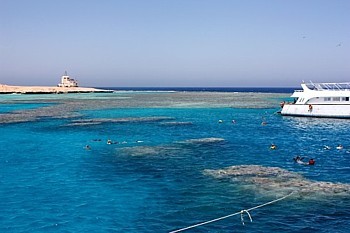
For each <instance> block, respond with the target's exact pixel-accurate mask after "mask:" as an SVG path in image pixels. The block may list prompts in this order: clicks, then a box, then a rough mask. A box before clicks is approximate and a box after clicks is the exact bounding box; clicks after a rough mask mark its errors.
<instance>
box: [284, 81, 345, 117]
mask: <svg viewBox="0 0 350 233" xmlns="http://www.w3.org/2000/svg"><path fill="white" fill-rule="evenodd" d="M301 87H302V88H303V90H295V91H294V93H293V95H292V96H291V97H293V98H294V101H293V102H292V103H289V102H282V103H281V107H282V110H281V114H282V115H284V116H305V117H331V118H350V101H349V99H350V82H348V83H312V82H310V83H302V84H301Z"/></svg>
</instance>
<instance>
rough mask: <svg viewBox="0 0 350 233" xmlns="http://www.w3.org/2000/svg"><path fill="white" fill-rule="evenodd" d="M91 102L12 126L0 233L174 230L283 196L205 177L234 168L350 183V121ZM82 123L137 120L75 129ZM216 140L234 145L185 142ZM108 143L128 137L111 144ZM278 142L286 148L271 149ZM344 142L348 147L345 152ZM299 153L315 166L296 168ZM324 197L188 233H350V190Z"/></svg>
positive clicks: (5, 151) (6, 143) (0, 159)
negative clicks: (68, 113)
mask: <svg viewBox="0 0 350 233" xmlns="http://www.w3.org/2000/svg"><path fill="white" fill-rule="evenodd" d="M129 95H130V96H131V97H132V95H133V94H132V93H131V94H129ZM158 95H159V98H162V95H163V94H162V93H159V94H158ZM0 98H1V96H0ZM23 98H26V97H23ZM28 98H29V99H30V98H32V97H31V96H29V97H28ZM57 98H61V97H57ZM91 98H93V97H91ZM96 98H97V97H96ZM43 102H45V101H42V100H41V101H38V105H37V106H36V107H38V108H40V107H42V106H41V105H40V104H43ZM278 102H279V101H278V100H277V101H276V103H278ZM82 103H83V102H82ZM7 106H8V105H7ZM83 106H84V105H83V104H82V107H81V110H80V113H81V114H82V116H80V117H75V118H74V117H73V118H55V117H52V118H40V119H37V120H36V121H31V122H23V123H9V124H1V133H0V144H1V145H2V146H1V147H0V164H1V165H0V166H1V168H0V196H1V199H0V232H169V231H171V230H175V229H178V228H182V227H186V226H189V225H192V224H195V223H198V222H201V221H206V220H210V219H213V218H217V217H220V216H223V215H226V214H230V213H234V212H237V211H239V210H241V209H248V208H251V207H253V206H256V205H259V204H262V203H265V202H267V201H271V200H273V199H275V198H277V197H280V195H278V192H279V190H275V193H276V195H274V194H272V196H271V195H263V194H261V193H260V192H258V190H256V187H254V186H252V187H250V188H247V187H246V186H244V184H242V183H237V182H231V181H229V180H219V179H215V178H213V177H210V176H207V175H205V174H204V173H203V171H204V170H205V169H220V168H225V167H227V166H232V165H251V164H254V165H263V166H275V167H280V168H283V169H286V170H289V171H292V172H298V173H300V174H302V175H303V176H304V177H305V178H306V179H310V180H313V181H315V182H317V181H327V182H333V183H338V182H341V183H350V166H349V164H350V153H349V150H350V144H349V130H348V129H349V127H350V121H349V120H341V119H311V118H310V119H309V118H293V117H281V116H280V115H277V114H275V112H276V108H275V107H273V106H271V108H263V109H255V108H246V109H239V108H229V107H223V108H217V107H216V108H213V107H210V106H208V107H207V108H165V107H157V108H152V107H143V106H140V107H137V108H135V107H132V108H108V109H103V110H101V109H98V108H97V109H90V110H89V109H84V107H83ZM6 108H8V107H6ZM16 110H18V108H16ZM159 116H161V117H163V118H162V119H159V120H154V121H152V120H149V121H138V120H135V119H137V118H138V117H159ZM1 117H2V115H1V114H0V118H1ZM165 117H169V118H165ZM82 119H133V120H126V121H124V122H111V121H110V122H108V121H105V122H102V123H101V122H100V124H86V125H84V124H82V125H71V123H72V122H74V120H82ZM219 119H220V120H222V121H223V123H218V120H219ZM233 119H234V120H235V121H236V123H235V124H233V123H232V122H231V121H232V120H233ZM262 119H264V120H265V121H266V122H267V125H265V126H262V125H261V121H262ZM169 122H170V124H169ZM174 122H180V124H171V123H174ZM181 122H182V124H181ZM213 137H214V138H223V139H224V141H220V142H216V143H183V142H184V141H186V140H189V139H200V138H213ZM108 139H110V140H112V141H115V142H116V141H118V142H119V143H118V144H112V145H108V144H107V143H106V142H107V140H108ZM122 142H126V143H124V144H123V143H122ZM271 143H275V144H276V145H278V149H277V150H270V148H269V146H270V144H271ZM338 144H342V145H344V149H343V150H336V149H335V147H336V145H338ZM86 145H89V146H90V147H91V150H86V149H84V147H85V146H86ZM324 145H329V146H331V147H332V148H331V149H330V150H324V149H323V147H324ZM296 155H303V156H306V157H310V158H311V157H312V158H314V159H315V160H316V165H315V166H300V165H298V164H295V163H294V162H293V159H292V158H293V157H294V156H296ZM272 193H274V192H272ZM313 195H314V198H311V199H308V198H293V197H292V198H288V199H285V200H283V201H281V202H278V203H275V204H273V205H270V206H266V207H264V208H261V209H257V210H255V211H252V212H251V214H252V217H253V222H252V223H250V222H248V218H247V216H245V220H246V224H245V226H243V225H242V224H241V220H240V216H235V217H232V218H229V219H226V220H223V221H219V222H216V223H212V224H209V225H206V226H202V227H199V228H197V229H194V230H191V231H188V232H272V231H274V232H348V229H349V228H350V215H349V211H350V202H349V201H350V199H349V195H347V196H345V197H344V196H341V197H340V196H336V195H334V196H326V197H325V196H319V197H318V194H317V193H314V194H313Z"/></svg>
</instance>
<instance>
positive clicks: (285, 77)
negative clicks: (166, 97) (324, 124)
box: [0, 0, 350, 87]
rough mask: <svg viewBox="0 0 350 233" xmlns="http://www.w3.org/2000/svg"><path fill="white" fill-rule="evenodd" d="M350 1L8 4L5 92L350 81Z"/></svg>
mask: <svg viewBox="0 0 350 233" xmlns="http://www.w3.org/2000/svg"><path fill="white" fill-rule="evenodd" d="M349 12H350V1H348V0H307V1H305V0H283V1H282V0H59V1H47V0H30V1H28V0H0V83H2V84H7V85H57V83H58V82H59V81H60V77H61V75H63V74H64V72H65V71H67V72H68V74H69V75H70V76H71V77H72V78H75V79H77V80H78V82H79V85H80V86H90V87H108V86H109V87H298V86H300V83H301V82H302V81H303V80H305V81H310V80H311V81H313V82H350V64H349V63H350V29H349V28H350V14H349Z"/></svg>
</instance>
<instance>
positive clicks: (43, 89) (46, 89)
mask: <svg viewBox="0 0 350 233" xmlns="http://www.w3.org/2000/svg"><path fill="white" fill-rule="evenodd" d="M108 92H113V90H106V89H97V88H90V87H58V86H57V87H55V86H10V85H4V84H0V94H64V93H108Z"/></svg>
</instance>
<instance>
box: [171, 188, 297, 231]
mask: <svg viewBox="0 0 350 233" xmlns="http://www.w3.org/2000/svg"><path fill="white" fill-rule="evenodd" d="M294 193H295V191H293V192H291V193H290V194H288V195H286V196H283V197H281V198H278V199H275V200H273V201H269V202H266V203H264V204H261V205H258V206H255V207H252V208H250V209H247V210H241V211H239V212H236V213H233V214H229V215H226V216H222V217H219V218H215V219H212V220H209V221H206V222H201V223H197V224H195V225H191V226H188V227H185V228H181V229H178V230H174V231H170V232H169V233H176V232H181V231H186V230H189V229H192V228H195V227H199V226H203V225H206V224H209V223H212V222H217V221H220V220H223V219H226V218H229V217H232V216H235V215H238V214H241V221H242V224H243V225H244V219H243V214H244V213H247V215H248V217H249V219H250V221H251V222H252V221H253V219H252V217H251V215H250V213H249V211H252V210H255V209H258V208H261V207H264V206H267V205H271V204H273V203H275V202H278V201H282V200H283V199H286V198H287V197H289V196H291V195H293V194H294Z"/></svg>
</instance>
